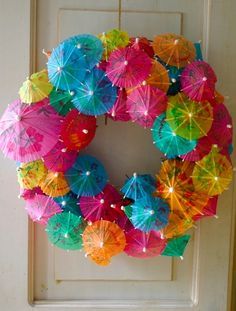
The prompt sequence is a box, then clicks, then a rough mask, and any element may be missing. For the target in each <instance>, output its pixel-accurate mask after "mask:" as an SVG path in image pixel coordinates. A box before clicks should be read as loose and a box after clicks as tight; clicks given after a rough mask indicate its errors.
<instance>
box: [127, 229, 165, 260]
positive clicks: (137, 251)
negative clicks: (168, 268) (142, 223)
mask: <svg viewBox="0 0 236 311" xmlns="http://www.w3.org/2000/svg"><path fill="white" fill-rule="evenodd" d="M166 243H167V242H166V240H165V239H163V238H162V236H161V234H160V232H159V231H150V232H148V233H146V232H142V231H140V230H138V229H133V230H131V231H129V232H128V233H126V246H125V249H124V251H125V253H126V254H127V255H129V256H132V257H138V258H150V257H155V256H158V255H160V254H161V253H162V252H163V250H164V249H165V247H166Z"/></svg>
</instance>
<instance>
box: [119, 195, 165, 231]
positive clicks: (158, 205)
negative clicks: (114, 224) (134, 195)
mask: <svg viewBox="0 0 236 311" xmlns="http://www.w3.org/2000/svg"><path fill="white" fill-rule="evenodd" d="M169 213H170V208H169V205H168V204H167V203H166V202H165V201H164V200H163V199H161V198H154V197H151V196H145V197H143V198H141V199H138V200H137V201H135V202H134V203H132V204H131V205H128V206H126V207H125V214H126V215H127V217H128V218H129V220H130V221H131V223H132V224H133V226H134V227H135V228H138V229H140V230H142V231H144V232H149V231H151V230H160V229H161V228H163V227H165V226H166V225H167V223H168V217H169Z"/></svg>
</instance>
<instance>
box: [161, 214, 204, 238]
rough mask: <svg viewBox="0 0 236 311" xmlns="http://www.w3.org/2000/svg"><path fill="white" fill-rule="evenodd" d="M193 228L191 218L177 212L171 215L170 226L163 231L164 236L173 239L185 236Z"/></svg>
mask: <svg viewBox="0 0 236 311" xmlns="http://www.w3.org/2000/svg"><path fill="white" fill-rule="evenodd" d="M198 215H200V214H198ZM193 226H194V222H193V219H192V218H191V217H190V216H189V217H187V218H186V216H183V214H182V213H181V212H178V211H176V210H175V211H172V212H171V213H170V216H169V221H168V225H167V226H166V227H165V228H164V229H163V236H164V237H165V238H166V239H171V238H173V237H177V236H180V235H182V234H184V233H185V232H186V231H188V230H189V229H191V228H192V227H193Z"/></svg>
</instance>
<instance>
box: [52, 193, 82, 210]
mask: <svg viewBox="0 0 236 311" xmlns="http://www.w3.org/2000/svg"><path fill="white" fill-rule="evenodd" d="M53 199H54V201H55V202H56V203H57V204H59V205H60V207H61V208H62V209H63V211H64V212H71V213H73V214H75V215H77V216H81V215H82V214H81V211H80V208H79V201H78V199H77V197H76V196H75V195H74V194H73V193H72V192H69V193H68V194H66V195H63V196H61V197H56V198H53Z"/></svg>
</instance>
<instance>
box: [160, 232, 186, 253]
mask: <svg viewBox="0 0 236 311" xmlns="http://www.w3.org/2000/svg"><path fill="white" fill-rule="evenodd" d="M190 237H191V236H190V235H189V234H186V235H183V236H180V237H178V238H174V239H171V240H169V241H168V243H167V245H166V248H165V249H164V252H163V253H162V254H161V255H162V256H171V257H181V259H183V253H184V251H185V248H186V246H187V244H188V241H189V239H190Z"/></svg>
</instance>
